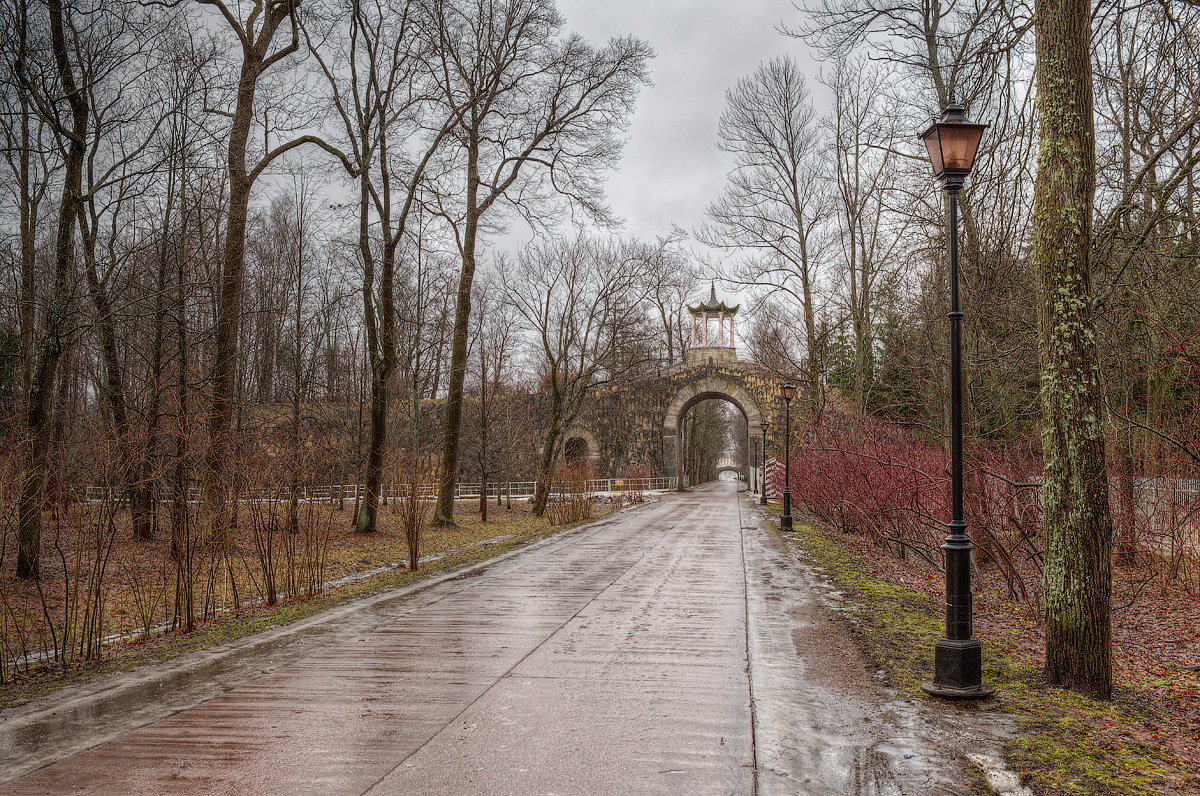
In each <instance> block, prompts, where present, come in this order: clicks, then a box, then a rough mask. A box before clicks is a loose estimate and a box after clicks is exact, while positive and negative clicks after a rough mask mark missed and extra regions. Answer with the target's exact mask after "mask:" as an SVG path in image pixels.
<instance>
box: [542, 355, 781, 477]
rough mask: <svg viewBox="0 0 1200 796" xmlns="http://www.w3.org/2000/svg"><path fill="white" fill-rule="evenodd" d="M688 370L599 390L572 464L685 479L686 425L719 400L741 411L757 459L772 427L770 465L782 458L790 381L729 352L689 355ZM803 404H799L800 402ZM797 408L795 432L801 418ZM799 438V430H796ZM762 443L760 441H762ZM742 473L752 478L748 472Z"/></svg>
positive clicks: (579, 426) (577, 428) (583, 419)
mask: <svg viewBox="0 0 1200 796" xmlns="http://www.w3.org/2000/svg"><path fill="white" fill-rule="evenodd" d="M688 353H689V356H688V360H689V362H688V364H686V365H677V366H675V367H672V368H670V369H667V370H664V371H663V372H662V373H660V374H658V375H655V376H646V377H643V378H639V379H635V380H630V381H626V382H622V383H620V384H613V385H609V386H607V387H605V388H602V389H601V390H598V391H597V394H596V395H595V397H594V399H593V401H592V402H591V404H590V405H589V406H588V407H587V408H586V409H585V410H584V412H582V413H581V414H580V416H579V418H578V419H577V420H576V421H575V423H574V424H572V425H571V426H570V427H569V428H568V429H567V432H566V434H565V435H564V439H565V448H564V450H565V453H566V455H567V456H568V458H574V457H586V459H587V461H588V463H589V465H590V466H591V467H592V469H593V470H594V471H596V472H603V473H610V474H612V475H616V476H619V475H620V474H622V473H626V472H630V471H632V470H634V469H636V468H649V470H650V474H651V475H661V476H665V477H675V478H679V479H680V481H679V484H680V486H681V487H682V486H685V484H684V478H683V476H684V474H683V473H681V472H680V455H681V453H682V439H681V429H682V427H683V425H682V421H683V419H684V417H685V416H686V415H687V413H688V411H689V410H690V409H691V408H692V407H693V406H695V405H696V404H698V403H699V402H701V401H704V400H707V399H710V398H715V399H720V400H724V401H727V402H729V403H731V404H733V406H734V407H736V408H737V409H738V411H739V412H740V414H741V416H742V418H743V420H744V421H745V425H744V427H743V428H742V429H739V432H738V433H744V434H746V435H747V436H746V437H743V439H744V440H745V441H746V443H747V444H746V446H745V448H744V450H746V451H747V452H748V454H749V457H750V458H751V459H754V454H755V451H756V448H758V447H760V446H761V444H762V443H761V440H762V431H761V426H760V423H761V422H762V421H763V420H766V421H767V423H768V424H769V427H768V430H767V458H771V457H772V456H774V455H775V454H776V453H777V452H779V451H782V445H783V434H784V407H783V400H782V399H781V398H780V387H781V386H782V385H783V383H784V381H786V379H785V377H783V376H780V375H778V374H776V373H773V372H772V371H769V370H767V369H765V368H762V367H759V366H758V365H755V364H753V363H750V362H742V361H739V360H738V359H737V358H736V356H735V355H734V352H733V348H732V346H730V347H729V348H727V349H725V350H724V351H721V352H720V354H721V355H720V356H710V354H711V352H708V351H706V349H705V348H699V349H692V350H691V351H689V352H688ZM793 403H794V404H799V403H800V402H799V401H794V402H793ZM799 409H800V407H799V406H798V405H793V406H792V421H793V426H795V425H796V420H797V418H798V415H800V414H801V412H799V411H797V410H799ZM792 433H793V435H795V434H796V433H797V429H796V428H793V429H792ZM756 441H757V442H756ZM750 464H751V462H746V463H744V464H743V466H742V467H741V473H742V475H743V476H745V477H747V478H749V472H748V469H749V466H750Z"/></svg>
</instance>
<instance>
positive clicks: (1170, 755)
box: [783, 522, 1200, 796]
mask: <svg viewBox="0 0 1200 796" xmlns="http://www.w3.org/2000/svg"><path fill="white" fill-rule="evenodd" d="M783 543H784V544H785V545H787V546H788V548H789V549H790V550H792V551H793V552H794V553H795V554H796V555H798V556H799V557H800V558H801V559H802V560H804V561H806V562H808V564H809V566H811V567H812V568H813V569H814V570H815V571H817V572H819V573H821V575H822V576H823V577H824V578H825V579H827V581H828V582H829V583H830V584H831V585H832V586H833V592H832V597H833V599H834V603H832V604H831V607H830V608H829V609H828V610H833V611H836V612H837V613H839V614H841V615H842V616H844V617H846V618H847V619H848V620H849V623H850V626H851V627H852V628H853V632H854V635H855V637H856V639H857V641H858V644H859V645H860V647H861V649H862V650H863V653H864V654H865V655H866V656H867V658H868V659H869V660H870V662H871V665H872V666H873V667H874V668H876V669H878V671H879V673H880V674H881V676H882V677H884V678H886V681H887V683H888V685H889V686H890V687H891V688H893V689H894V690H895V691H896V693H897V695H898V696H899V697H901V698H905V699H911V700H924V701H928V702H937V703H940V702H941V700H936V699H935V698H933V697H929V696H927V695H926V694H925V693H924V692H923V691H922V690H921V688H920V686H921V684H922V683H924V682H927V681H928V680H929V679H930V676H931V674H932V672H933V649H934V644H935V643H936V642H937V640H938V639H939V638H940V637H941V636H942V634H943V624H942V623H943V616H942V613H941V605H942V599H943V595H942V592H941V582H940V578H939V577H938V576H937V573H936V572H933V573H929V572H924V571H923V567H922V566H921V565H918V564H917V563H915V562H902V561H900V560H898V559H896V558H894V557H891V556H888V555H887V554H886V553H882V552H879V551H874V550H871V549H868V548H867V547H866V543H865V542H864V541H863V540H862V539H861V538H858V537H857V536H855V535H853V534H847V533H842V532H838V531H829V530H823V529H820V528H818V527H814V526H813V525H808V524H804V523H799V522H798V523H797V524H796V531H795V533H794V534H792V535H791V536H790V537H788V538H786V539H785V540H784V542H783ZM924 566H925V567H927V565H924ZM981 591H982V592H983V593H981V594H977V598H976V636H977V637H978V638H980V639H981V640H982V641H983V643H984V679H985V682H987V683H988V684H990V685H992V686H994V687H995V688H996V692H997V693H996V696H995V698H993V699H991V700H987V701H983V702H978V703H962V704H958V705H954V706H953V707H952V708H951V709H952V710H956V711H964V712H966V711H972V712H974V711H982V712H998V713H1008V714H1011V715H1012V716H1014V717H1015V718H1016V720H1017V727H1018V731H1017V733H1016V735H1015V736H1014V737H1013V738H1012V739H1011V740H1010V741H1009V742H1008V743H1007V745H1006V747H1005V749H1004V757H1005V760H1006V763H1007V766H1008V767H1009V768H1011V769H1012V770H1014V771H1016V772H1017V773H1018V774H1019V776H1020V780H1021V783H1022V784H1023V785H1025V786H1027V787H1029V788H1030V789H1032V791H1033V792H1034V793H1037V794H1054V795H1055V796H1057V795H1058V794H1071V795H1074V794H1143V793H1162V794H1172V793H1196V792H1200V768H1198V767H1197V760H1196V758H1195V755H1196V750H1197V748H1200V733H1198V732H1197V729H1198V727H1197V707H1198V705H1200V702H1198V701H1197V699H1198V696H1200V688H1198V687H1197V686H1198V685H1200V684H1198V683H1197V681H1196V677H1195V673H1194V672H1191V671H1190V670H1188V669H1186V668H1182V667H1176V669H1175V671H1173V672H1172V676H1171V677H1170V678H1153V677H1150V678H1147V677H1133V678H1130V677H1128V676H1126V677H1122V674H1125V675H1128V672H1129V671H1130V670H1131V665H1130V664H1129V663H1128V662H1125V663H1124V664H1121V665H1119V666H1118V679H1119V680H1120V682H1121V686H1120V688H1119V689H1117V693H1116V695H1115V697H1114V699H1113V700H1112V701H1111V702H1100V701H1097V700H1093V699H1090V698H1087V697H1084V696H1080V695H1078V694H1074V693H1071V692H1068V691H1064V690H1062V689H1058V688H1049V687H1047V686H1045V685H1044V684H1043V683H1042V681H1041V674H1040V671H1041V668H1040V667H1041V660H1040V656H1039V652H1040V650H1039V647H1040V644H1038V643H1037V639H1039V638H1040V634H1039V631H1038V628H1037V625H1036V622H1035V621H1034V620H1032V619H1030V618H1028V617H1024V618H1022V617H1021V615H1020V611H1019V610H1017V608H1016V607H1015V606H1014V605H1012V603H1011V602H1008V601H1006V600H1004V599H1003V596H1002V595H998V594H995V593H992V592H991V591H987V590H981ZM1123 632H1124V633H1125V635H1127V636H1128V635H1129V633H1130V630H1129V628H1128V627H1126V628H1124V630H1123ZM1156 665H1162V664H1161V663H1160V662H1159V663H1156V662H1155V661H1150V662H1143V666H1144V667H1146V668H1144V669H1143V670H1144V671H1154V667H1155V666H1156ZM1189 706H1190V708H1189Z"/></svg>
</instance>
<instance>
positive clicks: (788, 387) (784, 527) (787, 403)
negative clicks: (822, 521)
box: [779, 380, 796, 531]
mask: <svg viewBox="0 0 1200 796" xmlns="http://www.w3.org/2000/svg"><path fill="white" fill-rule="evenodd" d="M779 394H780V395H782V396H783V517H782V518H780V520H779V530H781V531H790V530H792V396H793V395H795V394H796V385H795V384H792V382H791V381H790V380H789V381H786V382H784V384H783V386H782V387H780V388H779Z"/></svg>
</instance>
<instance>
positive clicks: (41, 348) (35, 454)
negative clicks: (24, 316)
mask: <svg viewBox="0 0 1200 796" xmlns="http://www.w3.org/2000/svg"><path fill="white" fill-rule="evenodd" d="M46 10H47V12H48V14H49V17H50V41H51V45H52V47H53V50H54V61H55V66H56V68H57V71H58V77H59V81H60V82H61V83H62V90H63V95H64V97H65V98H66V101H67V104H68V105H69V106H70V108H71V129H70V130H69V131H64V132H66V133H67V154H66V159H65V161H64V163H63V183H62V198H61V201H60V202H59V207H58V233H57V235H56V237H55V241H54V282H53V286H52V287H51V292H50V296H49V301H48V302H47V306H46V311H45V318H44V321H43V324H42V333H41V336H40V339H39V340H38V344H37V350H36V352H35V353H34V359H33V367H32V368H31V374H30V383H29V389H28V390H27V391H26V393H25V406H24V415H25V434H26V437H25V468H24V469H25V472H24V475H23V477H22V479H21V491H20V495H19V496H18V498H17V566H16V574H17V577H19V578H31V579H32V578H37V577H38V572H39V567H38V563H39V562H38V559H39V549H40V546H41V536H42V490H43V488H44V486H45V483H46V472H47V468H48V454H49V451H50V442H51V441H50V431H51V426H52V421H53V415H54V396H53V392H54V376H55V372H56V371H57V369H58V361H59V358H60V357H61V356H62V354H63V351H64V350H65V349H66V346H67V336H68V335H69V334H70V332H69V330H68V328H67V325H68V324H67V320H68V316H69V315H70V312H71V296H72V293H73V279H72V276H73V274H74V264H75V219H76V217H77V213H78V212H79V207H80V205H81V203H82V201H83V200H82V197H81V191H82V181H83V156H84V150H85V147H84V138H85V136H86V135H87V121H88V107H87V99H86V98H85V96H84V93H83V91H81V90H80V89H79V88H78V87H77V86H76V85H75V75H74V72H73V70H72V68H71V62H70V59H69V57H68V52H67V38H66V33H65V31H64V25H63V10H62V2H61V0H46Z"/></svg>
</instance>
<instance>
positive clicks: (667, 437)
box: [663, 376, 763, 489]
mask: <svg viewBox="0 0 1200 796" xmlns="http://www.w3.org/2000/svg"><path fill="white" fill-rule="evenodd" d="M708 401H717V402H723V403H724V404H727V405H729V406H731V407H733V409H734V410H736V411H733V412H729V413H728V414H729V415H731V417H729V421H730V426H731V428H730V429H729V431H730V433H729V443H730V444H729V446H728V447H729V450H727V451H725V454H726V455H727V456H729V457H732V459H733V461H732V462H730V463H728V464H729V467H728V469H734V470H736V471H737V472H738V473H739V478H743V479H746V480H749V475H750V473H749V468H750V466H751V462H750V436H751V434H752V433H753V431H755V430H757V429H758V427H759V423H760V422H761V419H762V416H763V415H762V412H761V410H760V409H759V407H758V403H757V401H755V399H754V397H753V396H752V395H751V394H750V393H749V392H748V391H747V390H746V389H745V388H744V387H743V386H742V385H741V384H739V383H738V382H737V381H735V380H733V379H727V378H720V377H716V376H709V377H707V378H702V379H698V380H697V381H696V382H694V383H692V384H688V385H686V386H684V387H682V388H681V389H679V390H678V392H677V393H676V394H675V396H674V398H673V400H672V401H671V402H670V404H669V406H668V408H667V412H666V416H665V418H664V421H663V464H664V469H665V470H666V475H667V476H674V477H676V478H677V479H678V481H677V483H678V485H679V488H680V489H683V488H686V487H687V486H689V485H692V484H694V483H698V482H699V481H698V480H697V479H700V480H709V479H710V478H715V477H716V468H715V467H713V468H712V471H711V472H696V470H697V469H698V468H697V463H696V461H695V460H694V459H693V458H692V457H691V454H692V453H693V451H691V450H689V442H690V440H688V439H687V435H688V433H689V428H688V426H687V419H688V415H689V412H692V411H693V410H694V409H695V407H697V406H700V405H703V404H704V403H705V402H708ZM722 464H726V463H725V462H722Z"/></svg>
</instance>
